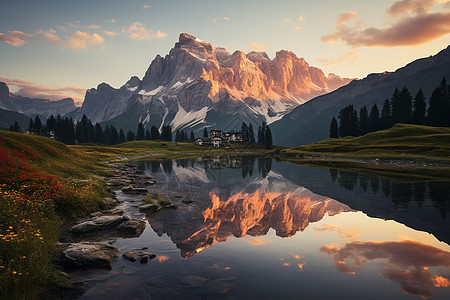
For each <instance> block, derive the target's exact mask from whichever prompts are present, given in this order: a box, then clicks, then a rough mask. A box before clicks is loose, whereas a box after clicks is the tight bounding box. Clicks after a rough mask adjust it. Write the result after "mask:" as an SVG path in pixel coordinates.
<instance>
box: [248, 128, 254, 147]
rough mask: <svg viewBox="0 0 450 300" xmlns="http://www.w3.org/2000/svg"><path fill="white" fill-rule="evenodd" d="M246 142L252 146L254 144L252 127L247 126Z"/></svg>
mask: <svg viewBox="0 0 450 300" xmlns="http://www.w3.org/2000/svg"><path fill="white" fill-rule="evenodd" d="M248 142H249V144H251V145H253V144H254V143H255V132H254V131H253V125H252V123H250V125H248Z"/></svg>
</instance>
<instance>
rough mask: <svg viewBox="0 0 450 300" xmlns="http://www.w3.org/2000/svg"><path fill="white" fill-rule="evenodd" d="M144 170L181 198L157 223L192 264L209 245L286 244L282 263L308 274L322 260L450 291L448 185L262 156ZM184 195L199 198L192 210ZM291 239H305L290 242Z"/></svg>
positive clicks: (410, 290) (416, 289)
mask: <svg viewBox="0 0 450 300" xmlns="http://www.w3.org/2000/svg"><path fill="white" fill-rule="evenodd" d="M139 168H141V169H142V170H145V171H146V173H148V174H149V175H152V176H154V177H155V179H156V181H157V184H156V185H155V186H154V187H153V188H154V191H155V192H159V193H161V195H162V197H163V198H166V199H169V200H170V201H172V202H177V201H178V202H179V208H178V209H176V210H164V211H160V212H158V213H157V214H150V215H148V216H147V219H148V221H149V224H150V226H151V229H152V230H153V231H154V232H155V233H156V234H157V235H158V236H160V237H162V236H163V235H167V236H168V237H169V238H170V240H171V241H172V242H173V243H174V244H175V245H176V247H177V248H178V249H179V250H180V253H181V257H183V258H189V260H191V259H192V258H193V257H194V256H195V257H197V255H196V254H198V253H199V252H201V251H203V250H205V249H207V250H206V251H204V252H203V253H206V252H209V253H212V255H213V254H214V253H216V252H217V251H219V253H221V252H220V251H221V250H219V249H220V248H216V247H211V246H213V245H225V244H228V243H231V244H230V245H229V246H226V248H227V249H234V251H237V249H238V248H236V247H260V246H262V245H264V249H268V250H267V251H269V252H270V251H281V252H282V249H283V247H286V249H289V250H286V251H288V254H287V255H283V256H282V257H279V258H277V260H278V261H279V266H281V267H283V268H295V269H296V270H297V271H300V272H306V273H308V272H312V269H311V268H313V266H314V265H315V266H317V267H318V268H324V269H326V268H325V267H324V266H323V265H322V264H323V263H324V258H328V262H329V263H330V264H332V266H333V268H335V270H336V272H337V274H339V273H340V274H342V276H344V275H345V276H356V277H357V276H358V274H361V275H362V274H364V277H367V276H379V275H381V276H382V278H385V279H387V281H392V282H396V283H397V284H398V285H399V287H400V289H401V291H402V292H403V293H404V295H415V296H420V297H422V298H430V297H431V296H436V294H435V292H436V289H438V290H439V291H442V289H444V290H447V291H448V288H449V287H450V286H449V284H450V252H449V249H450V247H449V246H448V245H447V244H445V243H442V242H439V241H438V240H436V238H434V236H436V237H437V238H438V239H440V240H441V241H444V242H446V243H448V241H449V240H450V239H449V237H450V232H449V228H450V223H449V218H448V213H449V205H448V204H449V195H450V193H449V191H450V185H449V184H448V183H445V182H427V183H423V182H418V183H416V182H415V183H404V182H402V183H400V182H392V181H390V180H388V179H385V178H376V177H369V176H367V175H364V174H359V173H353V172H346V171H338V170H335V169H318V168H312V167H306V166H296V165H292V164H287V163H282V162H275V161H272V159H268V158H255V157H243V158H239V157H237V158H230V157H227V158H220V157H216V158H207V159H195V160H188V159H186V160H177V161H172V160H166V161H151V162H145V163H140V165H139ZM179 197H183V199H193V200H194V202H193V203H189V204H185V203H182V202H181V199H182V198H179ZM357 211H362V213H359V212H357ZM371 216H372V217H371ZM389 220H392V221H389ZM394 221H395V222H394ZM399 223H400V224H399ZM401 224H404V225H406V226H403V225H401ZM271 230H273V231H272V233H271ZM416 230H420V231H416ZM299 232H300V233H299ZM424 232H428V233H431V234H433V235H434V236H432V235H429V234H426V233H424ZM274 235H276V236H278V237H281V238H282V239H281V240H274ZM235 238H237V239H238V240H244V241H245V243H238V242H237V241H236V239H235ZM283 240H295V241H297V243H298V241H300V240H303V243H301V244H297V245H298V246H294V245H292V246H289V244H286V243H285V242H283ZM233 243H234V244H236V243H237V245H240V246H233V245H232V244H233ZM245 244H246V245H247V246H243V245H245ZM279 245H285V246H279ZM300 246H301V247H300ZM208 248H209V249H208ZM291 248H292V249H291ZM258 249H262V248H258ZM275 249H277V250H275ZM294 249H298V250H300V249H302V251H298V252H297V251H296V250H294ZM210 251H211V252H210ZM239 251H242V250H239ZM207 255H208V254H207ZM229 255H230V256H233V252H230V253H229ZM199 256H201V255H199ZM202 257H205V256H202ZM319 258H320V259H319ZM165 259H167V260H169V257H166V258H165ZM199 259H200V260H201V258H199ZM235 259H236V258H235ZM172 260H174V258H173V257H172V258H170V261H172ZM197 261H198V260H197ZM217 261H220V259H217ZM325 261H327V259H325ZM314 262H315V263H314ZM319 262H320V263H319ZM267 263H268V264H270V261H267ZM222 264H223V265H228V266H227V269H226V270H228V271H229V272H231V271H232V270H233V269H235V268H236V266H233V264H232V262H231V261H228V262H226V263H224V262H222ZM230 266H231V269H230ZM369 266H370V267H369ZM374 266H376V267H374ZM271 268H272V269H273V268H275V266H273V265H272V267H271ZM273 270H274V272H278V273H277V274H278V276H281V277H280V278H284V277H283V276H284V275H283V273H279V272H280V271H275V269H273ZM248 272H250V271H248ZM328 272H331V271H330V270H329V269H328ZM308 274H310V276H313V273H308ZM368 274H370V275H368ZM377 274H378V275H377ZM261 276H262V275H261ZM327 276H331V277H330V278H329V280H331V278H332V276H338V275H336V274H334V275H332V274H331V273H330V275H327ZM238 278H239V277H238ZM370 278H372V277H370ZM374 278H375V277H374ZM333 280H338V281H339V280H343V279H337V278H334V279H333ZM366 280H367V279H366ZM385 281H386V280H385ZM377 284H381V283H377ZM380 293H381V290H380ZM447 294H448V293H447ZM235 295H240V294H239V293H238V294H235ZM261 295H264V293H262V294H261ZM380 295H381V294H380ZM438 295H441V296H442V295H445V294H442V292H441V294H438ZM264 297H265V296H262V298H264ZM374 297H375V294H374ZM438 298H439V297H438ZM444 298H446V297H445V296H444Z"/></svg>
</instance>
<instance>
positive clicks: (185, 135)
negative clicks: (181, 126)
mask: <svg viewBox="0 0 450 300" xmlns="http://www.w3.org/2000/svg"><path fill="white" fill-rule="evenodd" d="M183 142H185V143H187V142H189V138H188V135H187V132H184V133H183Z"/></svg>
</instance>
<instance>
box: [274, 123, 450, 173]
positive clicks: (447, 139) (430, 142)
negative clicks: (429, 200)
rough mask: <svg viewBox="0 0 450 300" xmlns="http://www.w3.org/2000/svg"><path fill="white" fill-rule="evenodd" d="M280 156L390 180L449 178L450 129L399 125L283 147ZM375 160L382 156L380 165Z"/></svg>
mask: <svg viewBox="0 0 450 300" xmlns="http://www.w3.org/2000/svg"><path fill="white" fill-rule="evenodd" d="M280 157H281V158H283V159H284V160H288V161H290V162H292V163H297V164H308V165H311V166H318V167H334V168H340V169H346V170H353V171H358V172H360V171H363V172H366V173H367V172H370V173H372V175H374V174H377V175H379V176H390V177H391V179H392V178H397V179H398V178H400V177H404V178H408V177H409V178H417V179H440V180H450V128H444V127H431V126H420V125H410V124H396V125H394V126H393V127H392V128H390V129H387V130H382V131H377V132H372V133H369V134H366V135H364V136H360V137H345V138H339V139H326V140H323V141H319V142H316V143H313V144H309V145H305V146H300V147H295V148H291V149H283V150H281V151H280ZM375 159H379V161H378V163H377V164H376V163H375V162H374V160H375ZM390 161H397V162H399V163H398V164H390V163H389V162H390Z"/></svg>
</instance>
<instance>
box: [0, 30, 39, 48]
mask: <svg viewBox="0 0 450 300" xmlns="http://www.w3.org/2000/svg"><path fill="white" fill-rule="evenodd" d="M32 37H33V35H32V34H28V33H24V32H22V31H18V30H13V31H8V33H7V34H4V33H1V32H0V41H1V42H4V43H7V44H9V45H11V46H14V47H20V46H23V45H25V44H26V43H27V40H29V39H31V38H32Z"/></svg>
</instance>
